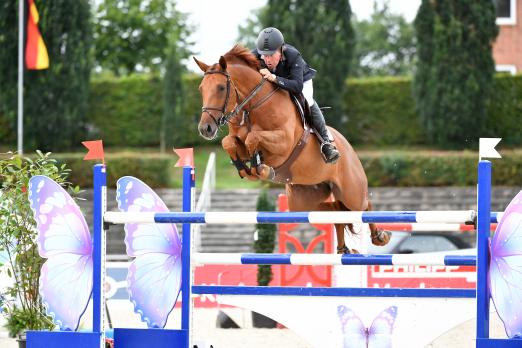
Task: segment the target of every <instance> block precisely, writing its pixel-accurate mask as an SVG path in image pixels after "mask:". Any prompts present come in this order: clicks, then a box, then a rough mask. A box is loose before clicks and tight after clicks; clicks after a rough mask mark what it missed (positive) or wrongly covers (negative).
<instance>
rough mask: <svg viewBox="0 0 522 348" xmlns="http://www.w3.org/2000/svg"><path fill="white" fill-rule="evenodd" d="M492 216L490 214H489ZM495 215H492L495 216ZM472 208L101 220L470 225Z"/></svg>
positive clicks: (114, 215)
mask: <svg viewBox="0 0 522 348" xmlns="http://www.w3.org/2000/svg"><path fill="white" fill-rule="evenodd" d="M492 218H493V217H492ZM495 218H496V216H495ZM475 219H476V212H475V211H474V210H462V211H459V210H449V211H370V212H367V211H365V212H356V211H350V212H342V211H336V212H324V211H311V212H206V213H199V212H169V213H134V212H133V213H128V212H126V213H123V212H106V213H105V218H104V220H105V222H108V223H113V224H125V223H169V224H171V223H190V224H217V225H219V224H227V225H228V224H263V223H265V224H273V223H311V224H325V223H327V224H342V223H345V224H348V223H371V222H375V223H377V222H381V223H384V222H386V223H405V222H417V223H457V224H473V223H474V221H475Z"/></svg>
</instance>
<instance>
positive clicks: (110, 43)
mask: <svg viewBox="0 0 522 348" xmlns="http://www.w3.org/2000/svg"><path fill="white" fill-rule="evenodd" d="M185 22H186V18H185V15H184V14H182V13H180V12H179V11H177V10H176V8H175V1H174V0H147V1H144V0H104V1H103V2H101V3H100V4H99V5H98V7H97V8H96V21H95V25H94V39H95V45H96V54H95V57H96V66H97V67H98V68H101V69H105V70H109V71H111V72H113V73H114V74H116V75H121V74H130V73H132V72H136V71H159V70H160V68H161V67H162V66H163V63H164V61H165V48H166V47H167V48H168V47H170V44H171V42H172V41H173V40H172V38H171V36H172V33H176V35H178V37H177V38H176V41H177V46H178V49H179V50H180V51H181V50H182V48H187V47H188V46H189V44H188V43H187V41H186V39H187V37H188V30H189V27H188V26H187V25H186V24H185ZM182 56H183V55H182Z"/></svg>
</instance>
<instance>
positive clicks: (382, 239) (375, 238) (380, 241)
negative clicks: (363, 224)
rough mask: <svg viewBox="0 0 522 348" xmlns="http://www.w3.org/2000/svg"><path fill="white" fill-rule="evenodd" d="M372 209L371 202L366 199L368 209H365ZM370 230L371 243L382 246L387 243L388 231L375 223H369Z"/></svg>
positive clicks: (388, 239)
mask: <svg viewBox="0 0 522 348" xmlns="http://www.w3.org/2000/svg"><path fill="white" fill-rule="evenodd" d="M370 210H372V203H371V202H370V201H368V209H366V211H370ZM369 225H370V231H371V234H370V235H371V237H372V244H373V245H377V246H383V245H386V244H388V242H389V241H390V238H391V233H390V232H389V231H385V230H383V229H381V228H377V226H375V224H373V223H370V224H369Z"/></svg>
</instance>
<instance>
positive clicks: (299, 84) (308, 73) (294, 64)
mask: <svg viewBox="0 0 522 348" xmlns="http://www.w3.org/2000/svg"><path fill="white" fill-rule="evenodd" d="M252 53H253V54H254V55H255V56H256V57H257V59H259V60H260V63H261V67H262V68H266V65H265V62H264V61H263V59H262V58H261V55H260V54H259V53H258V52H257V50H256V49H254V50H252ZM273 73H274V74H275V75H276V76H277V79H276V83H277V84H278V85H279V87H281V88H283V89H286V90H287V91H289V92H291V93H293V94H296V95H299V94H301V93H302V92H303V82H305V81H308V80H311V79H313V78H314V77H315V74H316V70H315V69H312V68H310V66H308V64H307V63H306V62H305V60H304V59H303V57H302V56H301V53H300V52H299V51H298V50H297V49H296V48H295V47H294V46H291V45H289V44H285V45H283V55H282V57H281V60H280V61H279V64H277V66H276V69H275V71H274V72H273Z"/></svg>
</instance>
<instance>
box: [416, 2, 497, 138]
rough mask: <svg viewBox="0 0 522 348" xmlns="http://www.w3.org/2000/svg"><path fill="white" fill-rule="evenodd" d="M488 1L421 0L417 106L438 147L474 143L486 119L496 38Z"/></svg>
mask: <svg viewBox="0 0 522 348" xmlns="http://www.w3.org/2000/svg"><path fill="white" fill-rule="evenodd" d="M495 18H496V11H495V5H494V3H493V2H492V1H490V0H460V1H450V0H437V1H428V0H423V3H422V5H421V7H420V9H419V12H418V14H417V18H416V19H415V29H416V32H417V42H418V50H419V60H418V65H417V73H416V76H415V84H414V86H415V91H414V94H415V96H416V101H417V107H418V109H419V113H420V115H421V118H422V120H423V122H424V125H425V127H426V130H427V132H428V135H429V136H430V139H431V140H432V141H433V142H434V143H435V144H438V145H441V146H449V145H456V146H461V147H465V146H466V145H470V144H475V143H476V142H477V138H478V137H479V136H480V133H481V131H482V130H483V125H484V124H485V121H486V119H487V104H488V100H489V96H490V94H491V86H492V83H493V75H494V71H495V65H494V61H493V57H492V54H491V50H492V43H493V41H494V40H495V37H496V36H497V33H498V28H497V26H496V24H495Z"/></svg>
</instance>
